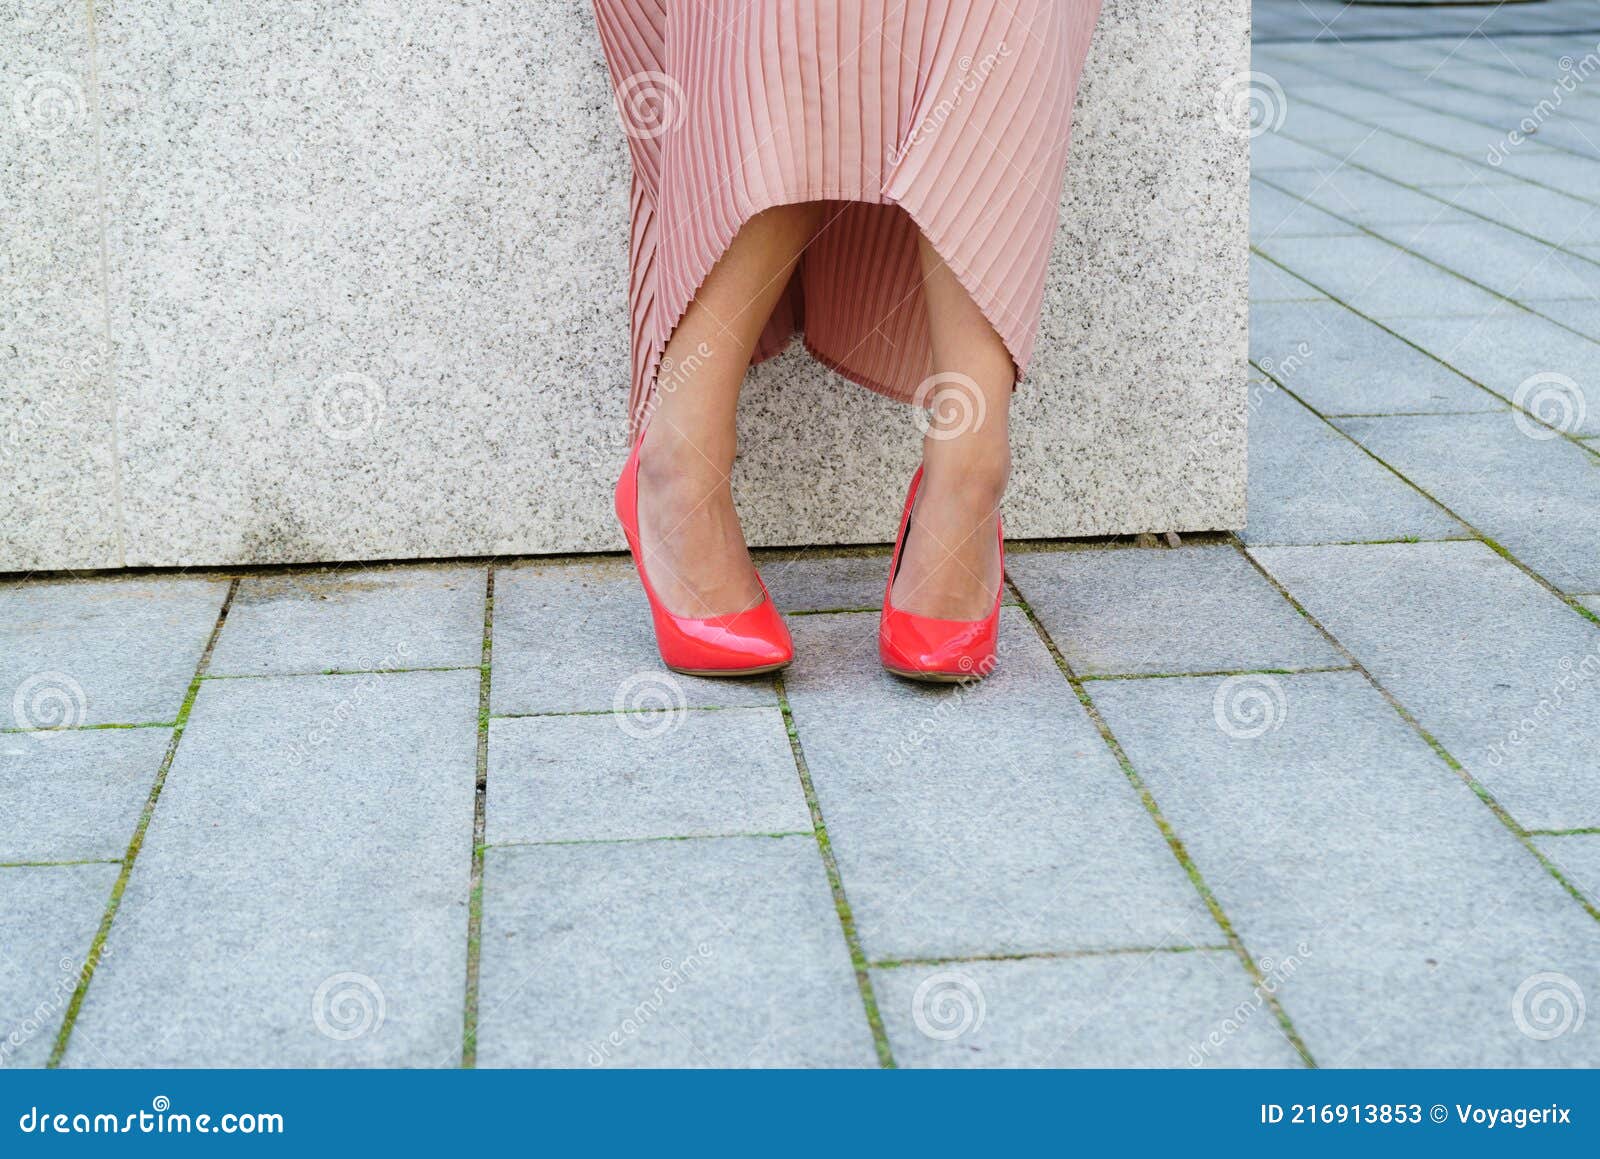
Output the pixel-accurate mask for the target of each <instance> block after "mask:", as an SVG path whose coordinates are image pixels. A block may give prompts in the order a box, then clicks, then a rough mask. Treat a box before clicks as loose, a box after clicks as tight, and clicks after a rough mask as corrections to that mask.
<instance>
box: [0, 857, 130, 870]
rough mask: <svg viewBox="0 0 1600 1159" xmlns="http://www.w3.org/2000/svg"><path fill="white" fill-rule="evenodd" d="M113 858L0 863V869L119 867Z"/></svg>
mask: <svg viewBox="0 0 1600 1159" xmlns="http://www.w3.org/2000/svg"><path fill="white" fill-rule="evenodd" d="M121 864H122V862H121V861H119V860H118V859H117V858H115V857H79V858H75V859H71V860H67V861H0V869H67V868H70V867H72V866H74V865H121Z"/></svg>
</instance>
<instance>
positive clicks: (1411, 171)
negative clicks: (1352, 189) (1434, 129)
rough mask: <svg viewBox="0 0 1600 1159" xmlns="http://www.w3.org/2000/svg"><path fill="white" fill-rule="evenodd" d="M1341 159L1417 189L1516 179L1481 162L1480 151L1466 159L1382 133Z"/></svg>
mask: <svg viewBox="0 0 1600 1159" xmlns="http://www.w3.org/2000/svg"><path fill="white" fill-rule="evenodd" d="M1491 133H1492V130H1489V129H1485V130H1484V135H1485V136H1486V137H1487V136H1489V135H1490V134H1491ZM1341 156H1342V157H1343V158H1344V159H1345V161H1346V162H1348V163H1349V164H1351V165H1357V166H1360V167H1361V168H1363V169H1366V170H1369V171H1371V172H1374V173H1377V174H1379V175H1380V176H1383V177H1387V178H1389V179H1390V180H1392V181H1398V182H1401V183H1402V184H1405V185H1410V186H1415V187H1417V188H1420V189H1427V188H1428V187H1429V186H1433V185H1470V184H1483V185H1507V184H1511V183H1513V182H1515V181H1516V180H1517V178H1516V177H1514V176H1512V175H1511V174H1509V173H1506V172H1503V171H1501V170H1499V169H1494V168H1492V167H1491V166H1489V165H1488V164H1487V163H1485V162H1484V161H1483V160H1482V159H1481V158H1482V156H1483V154H1482V153H1481V152H1480V153H1479V154H1477V155H1475V156H1473V157H1472V158H1470V159H1469V158H1466V157H1458V156H1457V155H1456V154H1454V153H1447V152H1445V151H1443V150H1441V149H1435V148H1432V147H1431V146H1428V145H1424V144H1422V143H1421V142H1418V141H1412V140H1407V139H1406V138H1404V137H1399V136H1396V135H1395V134H1393V133H1386V132H1383V131H1382V130H1374V131H1373V132H1372V135H1371V136H1370V137H1368V138H1367V139H1366V140H1364V141H1362V142H1361V143H1360V144H1358V145H1356V146H1354V147H1353V148H1351V149H1349V150H1347V151H1346V152H1344V153H1343V154H1341Z"/></svg>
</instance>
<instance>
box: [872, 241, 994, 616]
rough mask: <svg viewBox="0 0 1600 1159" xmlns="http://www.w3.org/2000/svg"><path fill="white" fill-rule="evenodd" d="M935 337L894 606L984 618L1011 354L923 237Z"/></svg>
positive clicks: (990, 599) (990, 592)
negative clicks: (917, 478) (928, 408)
mask: <svg viewBox="0 0 1600 1159" xmlns="http://www.w3.org/2000/svg"><path fill="white" fill-rule="evenodd" d="M921 246H922V272H923V278H924V281H923V293H924V297H925V298H926V299H927V304H928V324H929V331H930V339H931V343H932V347H933V370H934V377H933V379H931V380H930V382H932V383H934V384H935V385H934V387H933V394H932V397H931V399H930V400H929V401H931V402H932V411H933V417H932V422H931V425H930V426H929V429H928V432H927V434H926V435H925V436H924V438H923V441H922V468H923V469H922V489H921V491H920V492H919V493H918V496H917V504H916V507H915V509H914V510H913V512H912V516H911V531H910V534H909V535H908V536H907V538H906V546H905V551H904V553H903V554H902V556H901V559H900V571H899V573H898V574H897V575H896V577H895V583H894V603H895V606H896V607H898V608H901V609H903V610H905V611H908V612H914V613H916V614H918V615H923V616H933V617H936V618H938V619H942V620H981V619H982V618H983V617H985V616H987V615H988V614H989V610H990V609H991V608H992V607H993V606H994V598H995V593H996V592H997V591H999V589H1000V584H1001V582H1002V576H1001V574H1000V558H999V552H998V551H997V550H996V547H995V539H996V536H997V534H998V520H999V517H1000V500H1001V498H1002V497H1003V496H1004V495H1005V490H1006V482H1007V480H1008V479H1009V478H1010V475H1011V444H1010V433H1009V426H1008V422H1007V420H1008V417H1009V413H1010V409H1011V388H1012V385H1013V383H1014V382H1015V380H1016V367H1015V364H1014V363H1013V362H1012V361H1011V355H1010V353H1009V352H1008V351H1007V350H1006V347H1005V344H1004V343H1003V342H1001V340H1000V336H999V335H998V334H996V333H995V331H994V327H992V326H991V325H989V321H988V319H987V318H985V317H984V316H983V312H982V311H981V310H979V309H978V307H977V304H976V303H975V302H973V300H972V297H971V295H969V294H968V293H967V291H966V288H965V287H963V286H962V285H961V283H960V281H958V280H957V278H956V276H955V274H953V273H952V272H951V271H950V267H949V266H947V265H945V263H944V259H942V258H941V257H940V256H939V254H938V251H936V250H935V249H934V248H933V247H932V246H931V245H929V244H928V241H927V239H926V238H923V239H922V242H921Z"/></svg>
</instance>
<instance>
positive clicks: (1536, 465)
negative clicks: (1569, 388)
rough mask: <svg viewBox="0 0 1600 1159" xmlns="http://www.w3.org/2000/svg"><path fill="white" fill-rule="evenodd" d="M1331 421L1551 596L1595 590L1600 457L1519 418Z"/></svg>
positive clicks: (1599, 573) (1599, 569)
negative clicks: (1546, 584) (1509, 557)
mask: <svg viewBox="0 0 1600 1159" xmlns="http://www.w3.org/2000/svg"><path fill="white" fill-rule="evenodd" d="M1519 419H1520V421H1518V420H1519ZM1337 422H1338V423H1339V425H1340V426H1341V427H1342V428H1343V429H1344V430H1346V431H1348V432H1349V433H1350V435H1351V437H1352V438H1354V439H1355V440H1356V441H1357V442H1359V443H1360V444H1361V445H1362V446H1364V447H1366V448H1367V449H1369V450H1370V451H1371V452H1372V453H1373V454H1375V455H1377V456H1378V458H1380V459H1382V460H1383V461H1384V462H1385V463H1388V464H1389V465H1390V466H1392V467H1394V468H1395V470H1397V471H1399V472H1400V473H1401V474H1403V475H1404V476H1405V477H1406V478H1407V479H1409V480H1411V481H1412V482H1413V483H1414V484H1416V485H1417V486H1418V487H1420V488H1422V490H1424V491H1426V492H1427V493H1428V494H1429V495H1432V496H1433V497H1434V498H1435V499H1437V500H1439V502H1441V503H1443V504H1444V505H1445V506H1446V507H1448V508H1450V510H1452V511H1454V512H1455V513H1456V514H1457V515H1459V516H1460V517H1461V518H1462V519H1464V520H1466V521H1467V522H1468V523H1470V524H1471V525H1472V526H1473V527H1475V528H1476V529H1477V530H1478V531H1479V532H1481V533H1482V534H1484V535H1487V536H1489V537H1490V538H1491V539H1493V540H1495V541H1496V542H1497V543H1499V544H1500V545H1501V546H1503V547H1505V548H1506V549H1507V550H1508V551H1510V552H1511V553H1512V554H1513V555H1514V556H1516V558H1517V559H1518V560H1520V561H1521V562H1522V563H1524V564H1526V565H1527V566H1528V567H1531V568H1532V569H1533V570H1534V571H1536V572H1538V573H1539V574H1540V575H1542V576H1543V577H1544V578H1545V579H1547V580H1549V581H1550V583H1552V584H1554V585H1555V586H1556V587H1557V588H1559V589H1560V590H1562V591H1566V592H1581V591H1587V590H1589V589H1591V588H1595V587H1600V457H1597V456H1595V455H1592V454H1590V453H1588V452H1586V451H1585V450H1584V449H1583V448H1581V447H1578V446H1575V445H1573V444H1572V443H1570V442H1568V441H1567V440H1565V439H1562V438H1557V437H1555V436H1554V435H1552V434H1551V432H1549V431H1548V430H1546V429H1545V428H1543V427H1540V426H1537V425H1536V424H1534V423H1533V422H1532V421H1531V420H1529V419H1527V418H1526V417H1524V416H1521V415H1420V416H1416V417H1412V416H1404V417H1398V418H1380V419H1339V420H1337Z"/></svg>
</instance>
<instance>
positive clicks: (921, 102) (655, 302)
mask: <svg viewBox="0 0 1600 1159" xmlns="http://www.w3.org/2000/svg"><path fill="white" fill-rule="evenodd" d="M594 6H595V14H596V18H597V21H598V24H599V29H600V37H601V43H602V45H603V46H604V50H605V55H606V61H607V65H608V67H609V69H610V74H611V82H612V86H613V88H614V89H615V92H616V98H617V106H618V110H619V112H620V114H621V118H622V123H623V128H624V130H625V132H626V133H627V137H628V145H629V149H630V151H631V154H632V159H633V191H632V234H631V241H630V250H629V266H630V277H631V282H630V293H629V301H630V308H631V312H632V338H633V375H632V377H633V381H632V387H631V394H630V400H629V414H630V417H631V419H632V421H633V422H634V423H635V424H637V423H638V422H639V420H640V418H641V417H642V416H643V414H644V413H645V412H646V409H647V407H648V404H649V400H650V396H651V393H652V391H653V389H654V384H655V379H656V376H657V374H658V373H659V369H660V363H661V355H662V352H663V350H664V349H665V347H666V345H667V341H668V339H669V338H671V336H672V332H673V330H674V329H675V328H676V326H677V324H678V321H679V319H681V318H682V317H683V314H684V311H685V310H686V309H688V307H689V304H690V303H691V302H692V301H693V299H694V295H695V293H696V291H697V290H698V288H699V286H700V284H701V282H702V281H704V279H705V277H706V275H707V274H709V273H710V272H711V269H712V267H713V266H714V265H715V264H716V262H717V259H718V258H719V257H721V255H722V253H723V252H724V251H725V250H726V249H727V247H728V245H729V243H730V242H732V240H733V238H734V236H735V235H736V234H737V233H738V232H739V229H740V227H741V226H742V225H743V224H744V223H745V222H746V221H748V220H749V219H750V218H751V217H752V216H754V215H755V214H757V213H760V212H761V211H762V210H764V209H770V208H772V207H774V206H778V205H788V204H793V203H796V202H803V201H829V202H841V203H846V204H842V205H839V206H837V207H836V212H834V213H830V214H829V215H828V224H827V225H826V226H825V227H824V228H823V230H822V232H821V233H820V234H819V235H818V237H817V239H816V241H815V242H814V243H813V244H812V245H811V246H810V247H809V248H808V249H807V250H806V253H805V256H804V257H803V258H802V259H801V262H800V265H799V267H798V268H797V269H796V271H795V274H794V277H793V279H792V281H791V283H790V285H789V287H788V289H787V291H786V292H785V295H784V297H783V300H782V301H781V302H780V304H779V305H778V307H777V308H776V309H775V310H774V311H773V315H772V317H771V319H770V320H769V322H768V323H767V327H766V330H765V332H764V333H763V335H762V338H761V341H760V343H759V344H758V346H757V348H756V351H755V355H754V358H753V361H757V362H759V361H761V360H762V359H764V358H768V357H771V356H772V355H774V354H776V353H778V352H779V351H781V350H782V349H783V348H784V347H785V346H786V345H787V344H788V342H789V341H790V339H791V338H792V337H793V336H794V335H795V334H797V333H799V334H802V335H803V336H804V339H805V343H806V346H807V347H808V348H809V349H810V350H811V352H812V353H813V354H814V355H816V356H817V357H818V358H819V359H821V360H822V361H823V362H824V363H826V364H827V365H829V366H830V367H832V368H834V369H835V370H837V371H838V372H839V373H840V374H842V375H844V376H845V377H846V378H849V379H851V380H852V381H854V382H857V383H860V384H861V385H863V386H866V387H869V388H871V389H872V390H875V391H878V392H880V393H882V394H885V395H887V396H889V397H890V398H894V399H899V400H902V401H911V400H912V399H913V398H914V397H915V395H916V393H917V389H918V387H919V386H920V385H921V384H922V383H923V382H924V381H925V380H926V379H927V378H928V376H929V374H930V372H931V369H932V368H931V367H930V353H929V345H928V326H927V319H926V316H925V308H924V303H923V300H922V289H921V283H922V272H921V266H920V262H919V258H918V252H917V248H918V247H917V234H918V230H919V229H920V230H921V232H922V233H923V234H926V235H927V237H928V240H929V241H930V242H931V243H932V244H933V246H934V248H935V249H937V250H938V252H939V253H940V254H941V255H942V256H943V258H944V260H945V261H946V262H947V263H948V264H949V266H950V268H951V269H952V270H953V271H954V272H955V274H956V276H957V277H959V278H960V280H961V282H962V284H963V285H964V286H965V287H966V288H967V290H968V292H969V293H970V294H971V295H972V297H973V300H974V301H975V302H976V303H977V305H978V306H979V308H980V309H982V311H983V312H984V314H985V316H986V317H987V318H988V319H989V321H990V323H991V324H992V325H993V326H994V328H995V330H996V331H997V332H998V333H999V335H1000V337H1001V339H1002V340H1003V341H1004V342H1005V344H1006V347H1007V349H1008V350H1009V351H1010V352H1011V356H1012V359H1013V360H1014V361H1015V362H1016V366H1017V373H1018V375H1019V377H1020V376H1021V375H1022V373H1023V372H1025V371H1026V369H1027V366H1028V361H1029V358H1030V356H1031V354H1032V352H1033V344H1034V338H1035V334H1036V331H1037V329H1038V318H1039V305H1040V301H1041V299H1042V297H1043V294H1044V282H1045V272H1046V267H1047V264H1048V260H1049V253H1050V244H1051V241H1052V239H1053V238H1054V236H1055V231H1056V224H1057V213H1058V208H1057V207H1058V204H1059V202H1060V198H1061V185H1062V179H1063V175H1064V173H1065V169H1066V158H1067V145H1068V140H1069V137H1070V135H1071V124H1072V105H1073V101H1074V99H1075V97H1076V93H1077V86H1078V78H1079V76H1080V75H1081V73H1082V70H1083V62H1084V58H1085V56H1086V55H1087V52H1088V47H1089V40H1090V38H1091V36H1092V35H1093V31H1094V24H1095V20H1096V19H1097V17H1098V15H1099V10H1100V0H594Z"/></svg>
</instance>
